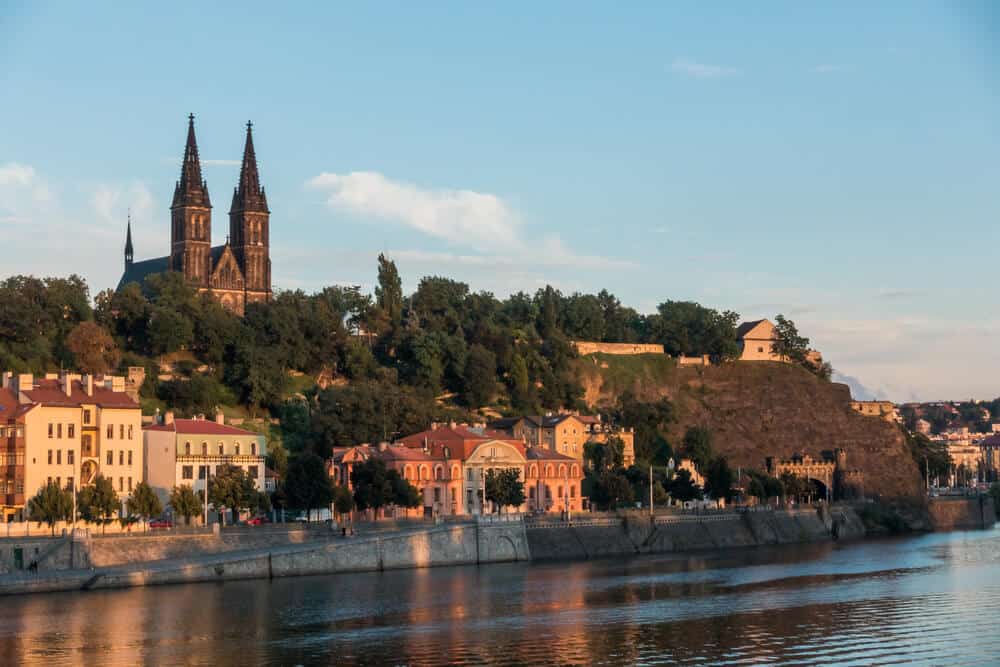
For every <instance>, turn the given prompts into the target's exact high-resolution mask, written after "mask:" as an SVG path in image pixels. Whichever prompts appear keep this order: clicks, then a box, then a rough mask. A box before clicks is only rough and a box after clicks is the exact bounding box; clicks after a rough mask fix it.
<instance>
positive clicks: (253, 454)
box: [250, 442, 257, 456]
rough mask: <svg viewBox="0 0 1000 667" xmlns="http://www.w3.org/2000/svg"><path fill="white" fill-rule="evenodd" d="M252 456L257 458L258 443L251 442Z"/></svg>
mask: <svg viewBox="0 0 1000 667" xmlns="http://www.w3.org/2000/svg"><path fill="white" fill-rule="evenodd" d="M250 455H251V456H257V443H256V442H251V443H250Z"/></svg>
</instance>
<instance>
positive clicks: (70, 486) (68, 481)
mask: <svg viewBox="0 0 1000 667" xmlns="http://www.w3.org/2000/svg"><path fill="white" fill-rule="evenodd" d="M66 488H68V489H75V488H76V487H75V486H73V478H72V477H67V478H66Z"/></svg>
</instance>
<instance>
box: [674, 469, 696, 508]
mask: <svg viewBox="0 0 1000 667" xmlns="http://www.w3.org/2000/svg"><path fill="white" fill-rule="evenodd" d="M666 489H667V493H669V494H670V496H671V497H672V498H674V499H675V500H680V501H682V502H683V501H686V500H701V498H702V492H701V489H700V488H699V487H698V485H697V484H695V483H694V480H692V479H691V473H690V472H688V471H687V470H684V469H680V470H678V471H677V472H675V473H674V476H673V478H671V480H670V481H669V482H667V485H666Z"/></svg>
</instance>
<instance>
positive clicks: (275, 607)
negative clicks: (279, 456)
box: [0, 530, 1000, 667]
mask: <svg viewBox="0 0 1000 667" xmlns="http://www.w3.org/2000/svg"><path fill="white" fill-rule="evenodd" d="M998 626H1000V531H996V530H994V531H987V532H965V533H950V534H938V535H928V536H923V537H918V538H912V539H906V540H891V541H888V540H887V541H869V542H864V543H860V544H854V545H847V546H834V545H830V544H824V545H809V546H804V547H785V548H780V549H748V550H741V551H738V552H731V553H729V554H726V555H716V554H700V555H685V556H659V557H642V558H632V559H628V560H617V561H612V560H609V561H589V562H579V563H553V564H542V565H538V564H536V565H528V564H511V565H494V566H489V567H481V568H476V567H464V568H448V569H433V570H412V571H399V572H387V573H382V574H374V573H373V574H360V575H338V576H329V577H304V578H295V579H282V580H275V581H273V582H267V581H251V582H230V583H225V584H204V585H190V586H173V587H161V588H140V589H132V590H125V591H112V592H96V593H88V594H83V593H67V594H54V595H43V596H33V597H32V596H25V597H21V598H0V664H2V665H19V664H29V665H31V664H46V665H55V664H67V665H69V664H72V665H81V664H83V665H87V664H93V665H100V666H102V667H106V666H109V665H133V664H143V663H145V664H158V665H160V664H162V665H173V664H204V665H209V664H217V665H230V664H275V665H295V664H413V665H420V664H440V663H456V664H472V665H518V664H570V663H598V664H668V663H671V664H674V663H676V664H698V665H745V664H780V665H800V664H825V665H828V664H845V665H862V664H865V665H867V664H929V665H930V664H933V665H962V664H969V665H984V664H1000V639H998V629H997V628H998Z"/></svg>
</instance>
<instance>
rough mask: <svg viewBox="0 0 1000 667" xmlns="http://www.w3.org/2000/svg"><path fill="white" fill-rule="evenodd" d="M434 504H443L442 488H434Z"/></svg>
mask: <svg viewBox="0 0 1000 667" xmlns="http://www.w3.org/2000/svg"><path fill="white" fill-rule="evenodd" d="M434 502H436V503H439V502H441V487H439V486H435V487H434Z"/></svg>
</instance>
